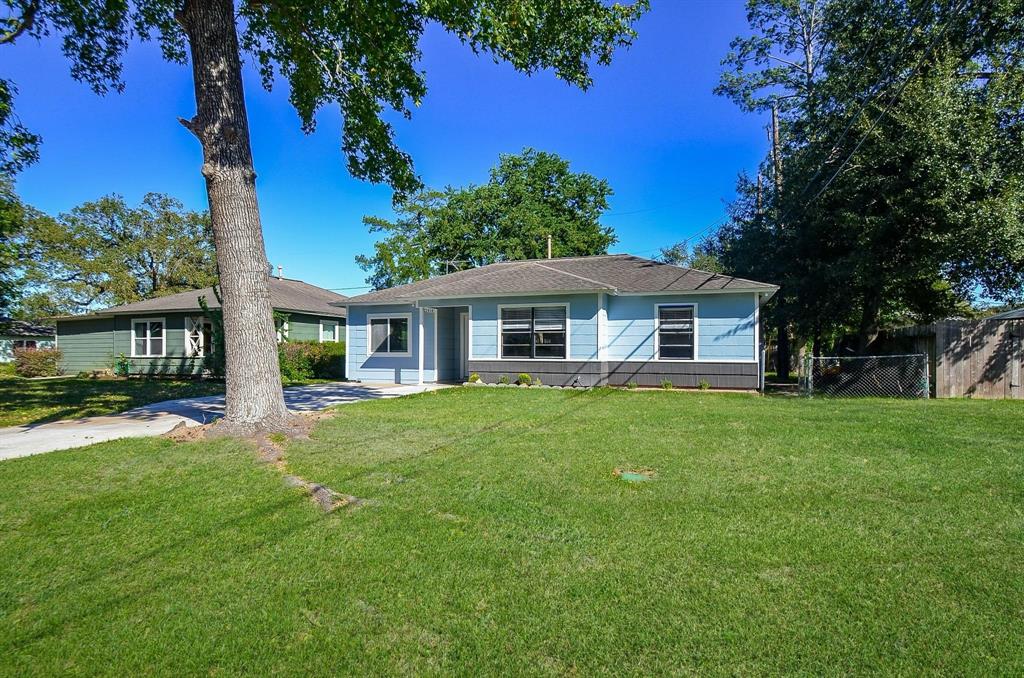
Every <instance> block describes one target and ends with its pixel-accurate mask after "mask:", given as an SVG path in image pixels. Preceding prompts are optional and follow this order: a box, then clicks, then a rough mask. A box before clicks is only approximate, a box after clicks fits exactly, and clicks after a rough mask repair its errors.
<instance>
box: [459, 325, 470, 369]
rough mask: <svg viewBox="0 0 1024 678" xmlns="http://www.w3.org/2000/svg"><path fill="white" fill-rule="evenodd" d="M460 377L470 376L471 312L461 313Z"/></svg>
mask: <svg viewBox="0 0 1024 678" xmlns="http://www.w3.org/2000/svg"><path fill="white" fill-rule="evenodd" d="M459 378H460V379H463V380H465V379H468V378H469V314H468V313H460V314H459Z"/></svg>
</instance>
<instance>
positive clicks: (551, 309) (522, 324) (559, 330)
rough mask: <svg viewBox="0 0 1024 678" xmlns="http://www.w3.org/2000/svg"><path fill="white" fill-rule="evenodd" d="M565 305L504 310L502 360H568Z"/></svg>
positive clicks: (502, 312) (502, 310)
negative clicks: (566, 358)
mask: <svg viewBox="0 0 1024 678" xmlns="http://www.w3.org/2000/svg"><path fill="white" fill-rule="evenodd" d="M566 336H567V333H566V319H565V306H535V307H526V308H519V307H517V308H503V309H501V357H502V358H529V359H534V358H565V357H566Z"/></svg>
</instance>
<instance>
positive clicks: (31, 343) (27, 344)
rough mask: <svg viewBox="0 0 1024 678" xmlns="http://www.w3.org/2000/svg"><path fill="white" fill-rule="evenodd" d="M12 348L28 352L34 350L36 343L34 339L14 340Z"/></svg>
mask: <svg viewBox="0 0 1024 678" xmlns="http://www.w3.org/2000/svg"><path fill="white" fill-rule="evenodd" d="M14 348H27V349H30V350H31V349H35V348H36V341H35V339H15V340H14Z"/></svg>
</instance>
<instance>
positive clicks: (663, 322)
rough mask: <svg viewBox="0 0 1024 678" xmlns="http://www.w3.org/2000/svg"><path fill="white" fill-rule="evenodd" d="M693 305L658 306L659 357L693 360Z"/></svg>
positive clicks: (661, 358) (662, 358) (663, 358)
mask: <svg viewBox="0 0 1024 678" xmlns="http://www.w3.org/2000/svg"><path fill="white" fill-rule="evenodd" d="M693 337H694V319H693V306H692V305H688V306H659V307H658V359H659V360H693V357H694V345H693Z"/></svg>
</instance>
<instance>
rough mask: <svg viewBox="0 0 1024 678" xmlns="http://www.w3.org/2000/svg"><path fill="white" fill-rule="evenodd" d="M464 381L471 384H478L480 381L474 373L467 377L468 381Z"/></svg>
mask: <svg viewBox="0 0 1024 678" xmlns="http://www.w3.org/2000/svg"><path fill="white" fill-rule="evenodd" d="M466 381H468V382H469V383H471V384H479V383H480V382H481V381H482V380H481V379H480V375H479V374H477V373H476V372H474V373H473V374H471V375H469V379H467V380H466Z"/></svg>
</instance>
